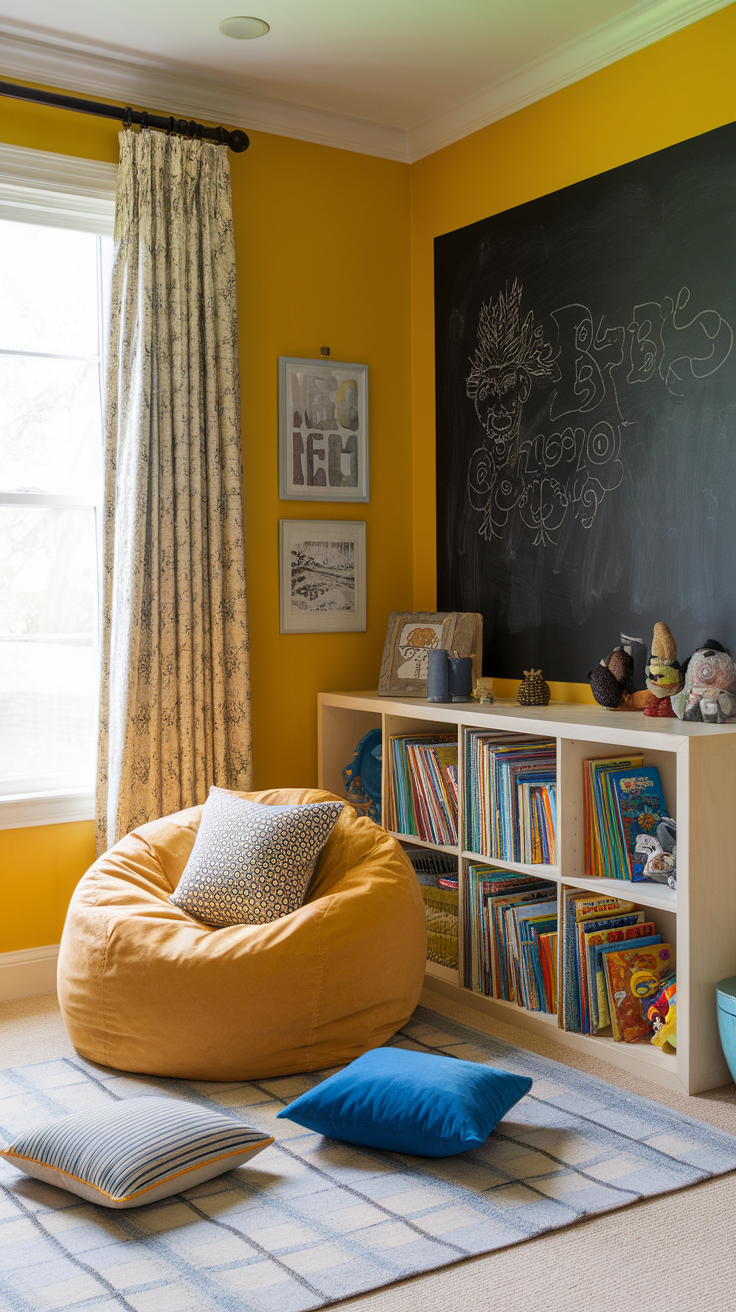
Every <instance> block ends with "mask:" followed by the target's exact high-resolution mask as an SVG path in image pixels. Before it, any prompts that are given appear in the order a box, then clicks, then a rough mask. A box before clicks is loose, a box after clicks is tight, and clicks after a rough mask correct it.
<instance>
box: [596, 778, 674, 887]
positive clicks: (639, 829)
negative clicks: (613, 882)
mask: <svg viewBox="0 0 736 1312" xmlns="http://www.w3.org/2000/svg"><path fill="white" fill-rule="evenodd" d="M609 777H610V782H611V786H612V788H613V791H614V795H615V804H616V809H617V812H618V817H619V822H620V826H621V838H622V848H623V858H624V860H625V862H626V873H625V876H624V877H625V878H626V879H636V877H637V875H641V873H642V870H643V869H644V865H645V863H646V859H647V858H646V854H643V853H641V852H637V851H636V840H637V838H638V837H639V835H640V834H644V835H647V836H650V837H653V838H656V836H657V825H658V824H659V823H660V821H661V819H662V817H663V816H666V815H667V814H668V811H667V807H666V806H665V801H664V794H663V792H662V783H661V780H660V777H659V770H658V769H657V767H656V765H654V766H648V767H647V768H646V769H640V770H617V771H615V772H614V773H613V774H611V775H610V776H609Z"/></svg>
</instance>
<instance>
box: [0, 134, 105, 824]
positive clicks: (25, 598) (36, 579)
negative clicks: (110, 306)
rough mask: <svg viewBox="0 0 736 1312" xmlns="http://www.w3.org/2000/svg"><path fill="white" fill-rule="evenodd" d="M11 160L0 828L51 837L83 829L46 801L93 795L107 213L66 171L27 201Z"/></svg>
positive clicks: (4, 368) (4, 225)
mask: <svg viewBox="0 0 736 1312" xmlns="http://www.w3.org/2000/svg"><path fill="white" fill-rule="evenodd" d="M7 150H8V148H7V147H0V807H2V803H3V799H4V800H5V801H7V800H8V799H10V798H12V799H15V801H16V806H15V810H14V814H13V816H12V820H11V821H10V822H11V823H29V822H30V823H46V822H48V821H49V820H50V819H62V818H81V814H80V813H79V810H77V811H76V812H75V813H74V814H73V816H72V815H70V814H68V809H67V812H66V813H64V814H60V813H59V812H58V808H57V811H56V812H54V811H53V806H52V813H51V814H49V807H48V803H49V797H48V795H49V794H51V795H52V800H53V797H54V795H55V797H56V800H57V802H58V800H59V798H60V796H61V795H66V797H67V799H68V798H69V796H74V795H76V796H77V799H78V800H79V798H80V797H82V796H84V798H85V801H84V805H83V811H84V814H91V808H90V799H91V794H92V790H93V786H94V771H95V755H96V738H97V686H98V684H97V681H98V673H97V671H98V613H99V597H98V558H99V541H98V538H99V505H100V500H101V493H102V395H103V392H102V372H101V371H102V356H103V349H104V339H105V327H106V324H105V321H106V304H105V302H106V289H107V287H108V285H109V280H110V264H111V258H112V241H111V238H110V236H109V235H107V234H105V232H104V229H105V227H107V228H108V232H109V227H110V218H111V201H110V196H109V181H110V179H109V175H108V176H107V177H106V180H105V185H106V186H107V190H108V195H107V198H106V207H107V210H106V213H103V214H102V216H100V215H95V214H94V213H93V214H92V215H90V214H89V212H88V211H89V209H90V204H89V198H85V196H84V188H83V187H82V188H81V189H80V195H79V198H78V205H77V206H76V209H75V195H74V183H73V180H72V181H69V180H68V179H69V170H68V169H67V170H64V173H63V178H64V180H63V181H61V182H60V181H59V180H58V179H52V183H53V184H55V185H52V186H51V187H49V179H48V177H43V178H42V179H41V183H42V184H43V185H40V186H39V185H38V184H37V185H36V186H35V187H34V185H33V180H30V182H29V179H28V178H27V177H22V178H21V180H20V184H18V183H17V182H16V184H15V185H13V182H12V181H11V183H10V184H8V183H7V179H6V178H4V177H3V172H2V163H3V159H2V152H3V151H6V152H7ZM18 153H19V154H22V155H24V156H30V155H31V154H32V152H18ZM50 158H51V160H58V159H59V157H54V156H51V157H50ZM12 162H13V163H16V162H17V161H16V160H13V161H12ZM41 162H42V163H45V162H46V161H43V160H42V161H41ZM77 163H79V164H83V165H84V167H85V169H86V170H87V171H89V170H90V168H91V167H94V166H90V165H89V164H87V163H85V162H84V161H78V162H77ZM98 167H101V168H102V169H106V170H108V171H109V168H110V166H106V165H102V166H98ZM9 192H10V193H11V195H10V202H8V193H9ZM49 195H50V196H51V198H52V203H49V201H48V198H49ZM93 199H94V198H93ZM34 201H35V202H36V204H35V205H34ZM85 201H87V204H86V205H85ZM97 201H98V202H99V197H98V198H97ZM3 202H5V204H3ZM92 208H93V209H94V205H93V206H92ZM98 208H99V204H98ZM77 211H78V212H77ZM76 225H78V226H76ZM100 228H102V229H103V231H102V232H100ZM85 229H86V230H85ZM39 795H46V803H47V805H46V807H45V809H43V810H42V811H41V812H39V811H38V808H36V810H35V812H34V816H33V818H30V819H29V816H28V815H27V814H20V815H19V814H16V812H17V810H18V807H17V801H18V800H19V799H20V798H28V797H30V796H35V797H39ZM3 810H4V812H5V808H3ZM23 810H24V808H23V807H21V811H23ZM25 811H26V812H27V807H26V808H25ZM39 815H40V816H41V817H42V818H38V817H39ZM2 823H7V820H3V821H2Z"/></svg>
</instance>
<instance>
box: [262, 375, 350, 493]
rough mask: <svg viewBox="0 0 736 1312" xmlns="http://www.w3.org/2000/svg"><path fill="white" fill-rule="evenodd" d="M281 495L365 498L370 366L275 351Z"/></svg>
mask: <svg viewBox="0 0 736 1312" xmlns="http://www.w3.org/2000/svg"><path fill="white" fill-rule="evenodd" d="M279 496H280V498H281V500H282V501H367V500H368V366H367V365H365V364H342V363H340V362H339V361H337V360H301V359H298V358H297V357H295V356H289V355H282V356H280V357H279Z"/></svg>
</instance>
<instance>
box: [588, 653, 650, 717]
mask: <svg viewBox="0 0 736 1312" xmlns="http://www.w3.org/2000/svg"><path fill="white" fill-rule="evenodd" d="M633 641H636V642H638V641H639V639H638V638H637V639H634V640H633ZM588 682H589V683H590V687H591V690H592V693H593V696H594V697H595V699H596V701H597V703H598V705H599V706H605V707H606V708H607V709H608V710H610V711H618V710H621V711H640V710H641V708H642V706H644V705H645V704H646V702H648V700H649V693H648V692H647V691H646V689H644V690H643V691H642V692H635V691H634V658H633V656H632V655H631V652H629V651H627V650H626V648H625V647H624V646H623V642H622V645H621V646H620V647H614V649H613V651H612V652H610V653H609V655H608V656H607V657H606V658H605V660H602V661H601V663H600V665H596V667H595V669H593V670H591V671H590V674H589V675H588Z"/></svg>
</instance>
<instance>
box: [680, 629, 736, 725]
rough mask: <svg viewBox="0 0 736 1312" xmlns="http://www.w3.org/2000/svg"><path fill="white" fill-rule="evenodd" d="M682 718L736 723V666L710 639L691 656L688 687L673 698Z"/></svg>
mask: <svg viewBox="0 0 736 1312" xmlns="http://www.w3.org/2000/svg"><path fill="white" fill-rule="evenodd" d="M672 709H673V710H674V712H675V714H676V715H677V716H679V718H680V719H681V720H700V721H703V722H704V723H705V724H734V723H736V667H735V666H734V663H733V660H732V659H731V656H730V655H729V653H728V652H727V651H726V650H725V648H724V647H722V646H721V644H720V643H719V642H715V641H713V640H710V641H709V642H708V643H707V645H706V646H705V647H701V648H700V649H699V650H698V651H696V652H695V655H694V656H691V657H690V660H689V661H688V664H687V670H686V672H685V686H684V688H683V689H682V691H681V692H678V693H677V694H676V695H675V696H674V697H673V698H672Z"/></svg>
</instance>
